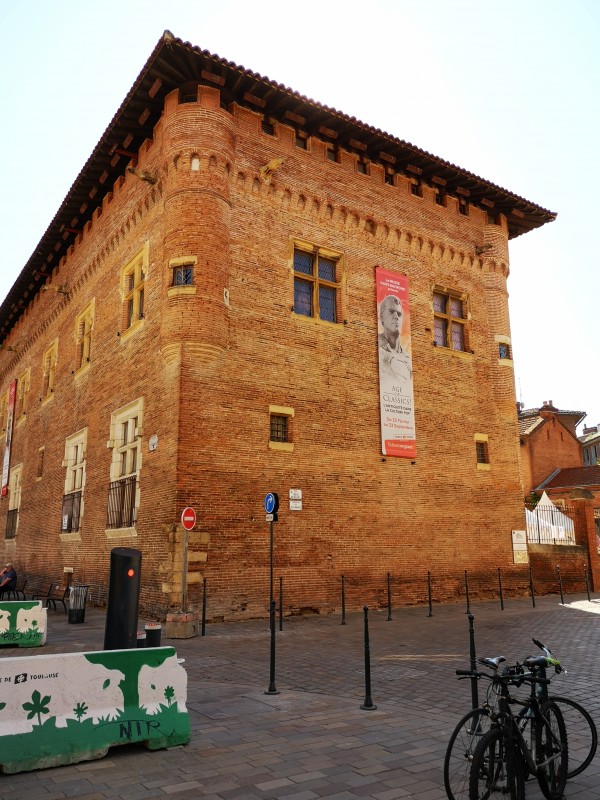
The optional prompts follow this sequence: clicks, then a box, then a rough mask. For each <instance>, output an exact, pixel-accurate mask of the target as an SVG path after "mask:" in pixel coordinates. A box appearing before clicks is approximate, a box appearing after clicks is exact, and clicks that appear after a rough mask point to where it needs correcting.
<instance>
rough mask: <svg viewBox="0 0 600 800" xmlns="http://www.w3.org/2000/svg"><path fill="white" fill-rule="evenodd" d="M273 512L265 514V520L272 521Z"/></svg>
mask: <svg viewBox="0 0 600 800" xmlns="http://www.w3.org/2000/svg"><path fill="white" fill-rule="evenodd" d="M274 516H275V515H274V514H265V522H273V519H274Z"/></svg>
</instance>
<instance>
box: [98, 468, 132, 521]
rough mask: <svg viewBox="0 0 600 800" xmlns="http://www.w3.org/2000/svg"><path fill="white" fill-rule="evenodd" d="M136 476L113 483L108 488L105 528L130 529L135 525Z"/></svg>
mask: <svg viewBox="0 0 600 800" xmlns="http://www.w3.org/2000/svg"><path fill="white" fill-rule="evenodd" d="M136 490H137V476H136V475H130V476H129V477H128V478H122V479H121V480H118V481H113V482H112V483H111V484H110V485H109V487H108V519H107V522H106V527H107V528H111V529H112V528H131V527H133V525H134V524H135V519H136V508H135V496H136Z"/></svg>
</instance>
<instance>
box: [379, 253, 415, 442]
mask: <svg viewBox="0 0 600 800" xmlns="http://www.w3.org/2000/svg"><path fill="white" fill-rule="evenodd" d="M375 284H376V291H377V346H378V350H379V408H380V416H381V452H382V453H383V454H384V455H386V456H397V457H399V458H414V457H415V456H416V454H417V450H416V434H415V408H414V406H415V402H414V395H413V372H412V356H411V341H410V304H409V301H408V278H407V277H406V275H400V274H399V273H398V272H390V271H389V270H385V269H381V268H380V267H376V269H375Z"/></svg>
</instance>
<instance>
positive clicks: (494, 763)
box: [469, 656, 568, 800]
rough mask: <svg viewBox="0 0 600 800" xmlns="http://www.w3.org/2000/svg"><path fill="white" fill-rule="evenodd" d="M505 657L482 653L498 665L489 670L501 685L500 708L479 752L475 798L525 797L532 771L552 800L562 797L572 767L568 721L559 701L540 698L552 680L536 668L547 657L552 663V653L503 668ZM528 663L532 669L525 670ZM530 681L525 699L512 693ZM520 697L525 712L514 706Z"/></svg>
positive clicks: (475, 764)
mask: <svg viewBox="0 0 600 800" xmlns="http://www.w3.org/2000/svg"><path fill="white" fill-rule="evenodd" d="M503 660H504V658H503V657H500V658H498V659H485V658H484V659H480V663H482V664H484V665H485V666H488V667H489V666H493V667H495V668H496V669H495V672H494V673H493V674H492V675H491V676H489V675H488V674H487V673H483V674H484V675H485V676H486V677H489V678H490V679H491V681H492V682H493V684H494V685H495V686H497V688H498V711H497V712H496V713H494V714H493V716H492V726H491V728H490V730H489V731H488V732H487V733H485V734H484V735H483V736H482V737H481V740H480V741H479V743H478V744H477V747H476V748H475V752H474V753H473V760H472V763H471V771H470V777H469V800H489V798H491V797H493V796H495V795H504V796H507V795H508V796H509V797H510V798H511V800H523V798H524V797H525V775H526V772H527V773H528V774H531V775H535V777H536V778H537V781H538V784H539V786H540V789H541V790H542V793H543V795H544V797H546V798H547V800H562V797H563V791H564V788H565V786H566V782H567V772H568V747H567V733H566V729H565V724H564V721H563V718H562V714H561V712H560V709H559V708H558V706H557V705H556V704H555V703H553V702H552V701H551V700H547V701H543V702H540V701H539V699H538V691H537V686H538V685H539V684H545V685H547V684H548V683H549V682H550V681H549V679H548V678H542V677H540V675H539V674H536V673H539V667H541V666H542V663H543V665H544V667H545V666H546V656H533V657H529V658H526V659H525V660H524V662H523V665H520V664H518V663H517V665H516V666H515V667H513V668H508V669H505V670H504V671H503V673H502V674H499V672H498V666H499V663H500V662H501V661H503ZM524 667H526V668H527V669H529V670H531V671H530V672H525V670H524ZM524 683H527V684H529V685H530V686H531V691H530V693H529V696H528V697H527V698H526V699H524V700H521V699H519V698H517V697H514V696H513V695H512V694H511V687H513V686H515V687H519V686H521V685H523V684H524ZM517 703H518V704H519V705H521V706H523V712H522V713H521V714H519V715H515V714H513V711H512V705H514V704H517ZM525 733H527V734H528V735H527V739H526V737H525V735H524V734H525Z"/></svg>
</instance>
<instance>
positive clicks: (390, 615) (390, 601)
mask: <svg viewBox="0 0 600 800" xmlns="http://www.w3.org/2000/svg"><path fill="white" fill-rule="evenodd" d="M387 576H388V577H387V592H388V615H387V621H388V622H390V621H391V619H392V588H391V584H390V573H389V572H388V574H387Z"/></svg>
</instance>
